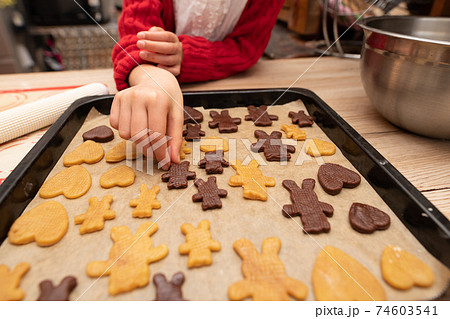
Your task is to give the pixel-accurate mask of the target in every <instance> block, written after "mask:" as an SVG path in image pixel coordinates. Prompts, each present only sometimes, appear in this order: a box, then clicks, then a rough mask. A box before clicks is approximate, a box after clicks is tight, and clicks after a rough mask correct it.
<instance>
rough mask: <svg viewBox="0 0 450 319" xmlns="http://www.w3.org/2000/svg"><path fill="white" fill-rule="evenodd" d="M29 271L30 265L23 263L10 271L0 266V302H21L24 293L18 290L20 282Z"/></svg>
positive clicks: (4, 266) (6, 267)
mask: <svg viewBox="0 0 450 319" xmlns="http://www.w3.org/2000/svg"><path fill="white" fill-rule="evenodd" d="M29 269H30V264H29V263H26V262H23V263H20V264H18V265H16V267H14V269H13V270H12V271H9V267H8V266H6V265H0V300H4V301H17V300H22V299H23V297H24V296H25V292H24V291H23V290H22V289H20V288H19V285H20V280H21V279H22V277H23V276H24V275H25V274H26V273H27V272H28V270H29Z"/></svg>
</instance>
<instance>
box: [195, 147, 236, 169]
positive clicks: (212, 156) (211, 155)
mask: <svg viewBox="0 0 450 319" xmlns="http://www.w3.org/2000/svg"><path fill="white" fill-rule="evenodd" d="M229 165H230V164H229V163H228V162H227V161H226V160H225V159H224V158H223V151H215V152H206V153H205V157H204V158H203V159H201V160H200V161H199V162H198V166H200V167H201V168H204V169H205V171H206V174H222V173H223V168H224V167H228V166H229Z"/></svg>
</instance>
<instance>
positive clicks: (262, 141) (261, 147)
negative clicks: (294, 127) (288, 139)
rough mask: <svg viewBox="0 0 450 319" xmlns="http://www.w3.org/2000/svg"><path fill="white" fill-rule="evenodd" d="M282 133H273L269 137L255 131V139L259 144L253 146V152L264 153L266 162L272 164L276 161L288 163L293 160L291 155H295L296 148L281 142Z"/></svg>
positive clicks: (259, 131) (264, 133)
mask: <svg viewBox="0 0 450 319" xmlns="http://www.w3.org/2000/svg"><path fill="white" fill-rule="evenodd" d="M281 136H282V134H281V132H278V131H273V132H272V133H270V135H268V134H267V133H266V132H264V131H261V130H256V131H255V137H256V138H257V139H258V142H256V143H253V144H252V145H251V150H252V151H253V152H262V151H264V156H265V157H266V160H268V161H270V162H275V161H288V160H290V159H291V154H289V153H295V147H294V146H292V145H286V144H283V143H282V142H281Z"/></svg>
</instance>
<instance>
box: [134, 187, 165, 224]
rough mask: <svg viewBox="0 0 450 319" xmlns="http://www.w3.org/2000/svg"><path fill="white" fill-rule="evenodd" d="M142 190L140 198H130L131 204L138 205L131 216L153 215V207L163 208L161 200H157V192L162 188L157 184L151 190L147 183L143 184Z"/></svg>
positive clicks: (143, 216)
mask: <svg viewBox="0 0 450 319" xmlns="http://www.w3.org/2000/svg"><path fill="white" fill-rule="evenodd" d="M140 191H141V192H140V194H139V197H138V198H134V199H132V200H130V206H131V207H136V208H135V209H133V213H132V214H131V216H133V217H135V218H146V217H152V209H153V208H155V209H159V208H161V202H160V201H159V200H156V194H158V193H159V191H160V188H159V186H158V185H155V186H153V187H152V188H151V189H150V190H149V189H148V187H147V185H145V184H141V188H140Z"/></svg>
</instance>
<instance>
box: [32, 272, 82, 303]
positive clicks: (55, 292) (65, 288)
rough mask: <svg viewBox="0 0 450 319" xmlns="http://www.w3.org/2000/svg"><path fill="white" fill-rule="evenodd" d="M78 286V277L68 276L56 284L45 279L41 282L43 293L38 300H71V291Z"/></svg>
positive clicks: (40, 286) (40, 287)
mask: <svg viewBox="0 0 450 319" xmlns="http://www.w3.org/2000/svg"><path fill="white" fill-rule="evenodd" d="M76 286H77V279H76V278H75V277H73V276H66V277H64V279H63V280H61V282H60V283H59V285H58V286H56V287H55V286H54V285H53V282H52V281H51V280H44V281H42V282H41V283H40V284H39V289H40V290H41V294H40V295H39V298H38V301H69V296H70V293H71V292H72V291H73V290H74V289H75V287H76Z"/></svg>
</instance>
